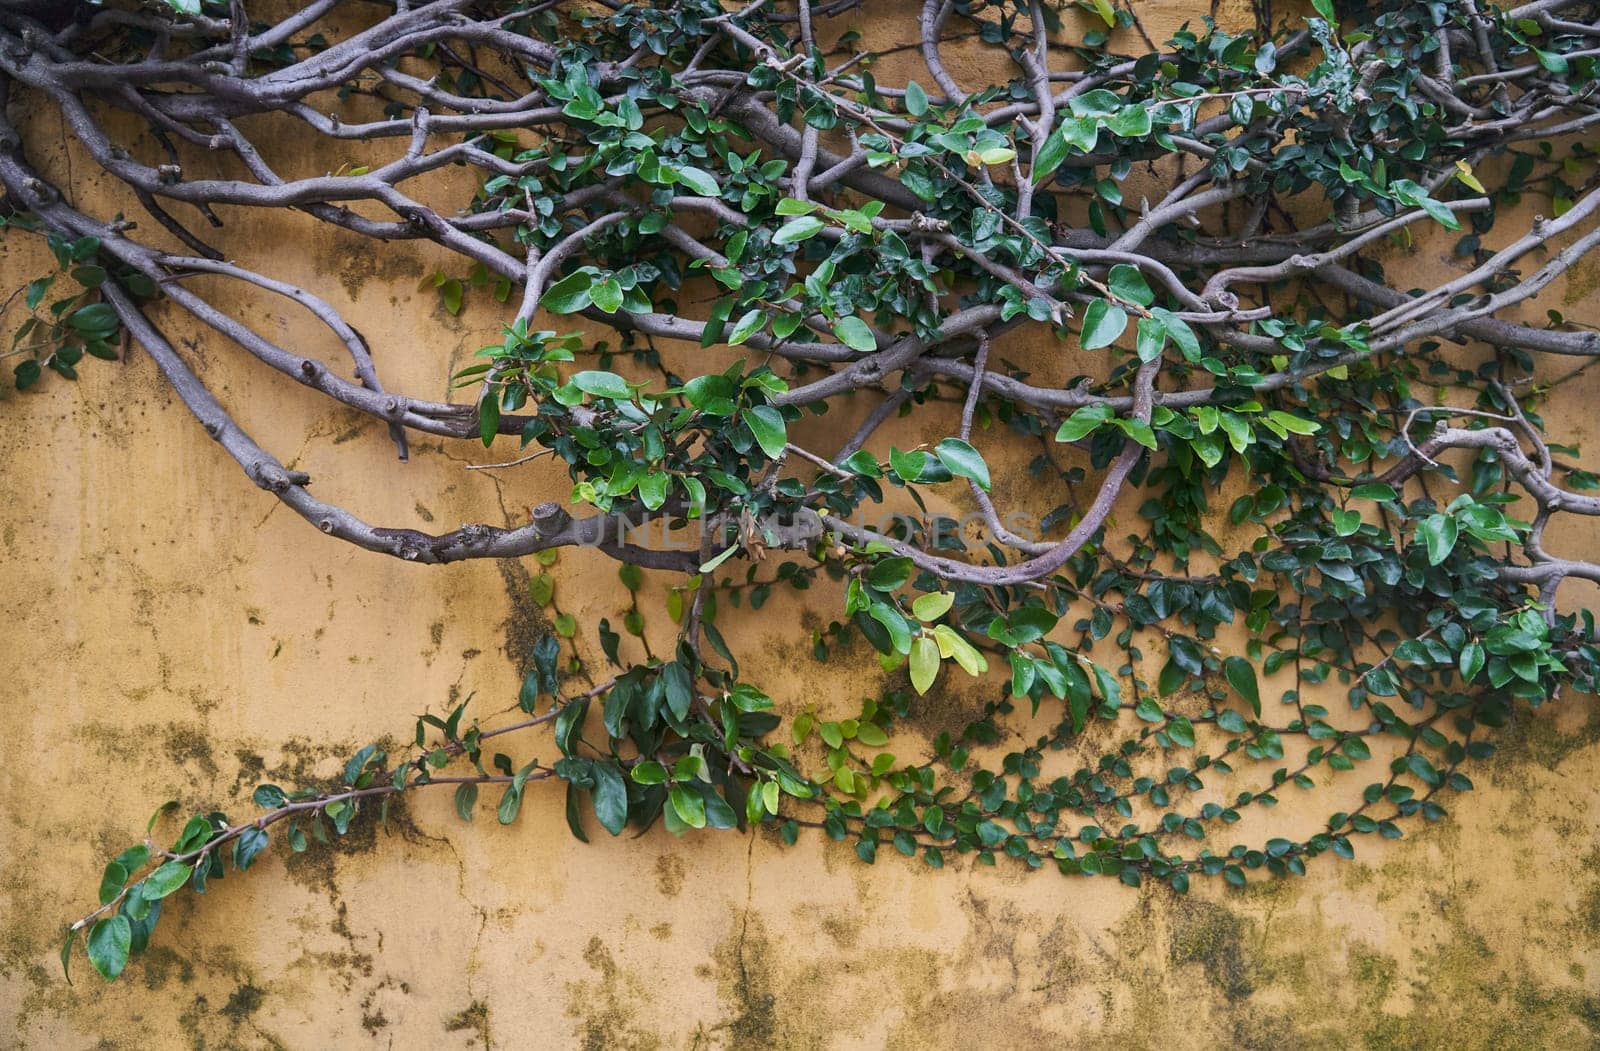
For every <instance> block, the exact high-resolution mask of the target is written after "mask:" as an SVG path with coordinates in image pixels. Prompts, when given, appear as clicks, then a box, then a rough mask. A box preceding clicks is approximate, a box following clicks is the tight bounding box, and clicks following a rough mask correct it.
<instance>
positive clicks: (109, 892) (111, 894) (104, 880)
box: [100, 861, 128, 905]
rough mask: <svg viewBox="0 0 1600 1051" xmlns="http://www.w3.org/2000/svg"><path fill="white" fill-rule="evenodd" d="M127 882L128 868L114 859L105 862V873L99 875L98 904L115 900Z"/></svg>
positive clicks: (105, 903) (106, 903)
mask: <svg viewBox="0 0 1600 1051" xmlns="http://www.w3.org/2000/svg"><path fill="white" fill-rule="evenodd" d="M127 883H128V870H127V869H126V868H125V867H123V866H122V865H120V864H118V863H117V862H115V861H110V862H107V863H106V870H105V873H104V874H103V875H101V877H100V904H102V905H108V904H110V903H111V902H112V901H115V900H116V897H117V895H118V894H121V893H122V888H123V887H125V886H127Z"/></svg>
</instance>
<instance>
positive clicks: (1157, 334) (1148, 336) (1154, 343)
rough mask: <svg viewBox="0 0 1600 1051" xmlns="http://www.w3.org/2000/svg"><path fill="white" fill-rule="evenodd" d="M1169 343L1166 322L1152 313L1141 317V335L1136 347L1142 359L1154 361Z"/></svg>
mask: <svg viewBox="0 0 1600 1051" xmlns="http://www.w3.org/2000/svg"><path fill="white" fill-rule="evenodd" d="M1166 345H1167V325H1166V322H1164V321H1162V320H1161V319H1160V318H1158V317H1156V316H1155V315H1154V314H1151V315H1150V316H1149V317H1142V318H1140V319H1139V336H1138V342H1137V343H1136V344H1135V348H1136V350H1137V353H1138V355H1139V360H1140V361H1154V360H1155V359H1156V358H1158V357H1160V356H1161V350H1162V348H1163V347H1165V346H1166Z"/></svg>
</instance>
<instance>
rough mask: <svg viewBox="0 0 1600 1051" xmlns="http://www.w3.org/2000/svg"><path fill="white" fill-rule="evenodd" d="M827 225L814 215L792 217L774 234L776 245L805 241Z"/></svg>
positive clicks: (773, 240) (773, 241)
mask: <svg viewBox="0 0 1600 1051" xmlns="http://www.w3.org/2000/svg"><path fill="white" fill-rule="evenodd" d="M824 225H826V224H824V223H823V221H822V220H821V219H818V218H817V217H816V216H814V215H802V216H800V217H799V218H798V219H790V220H789V221H788V222H786V223H784V224H783V225H782V226H780V227H779V228H778V232H777V233H775V234H773V235H772V243H773V244H775V245H792V244H798V243H799V242H801V241H804V240H805V239H806V238H808V237H814V236H816V234H817V232H818V231H819V230H821V229H822V228H823V226H824Z"/></svg>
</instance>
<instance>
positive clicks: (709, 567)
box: [700, 544, 739, 573]
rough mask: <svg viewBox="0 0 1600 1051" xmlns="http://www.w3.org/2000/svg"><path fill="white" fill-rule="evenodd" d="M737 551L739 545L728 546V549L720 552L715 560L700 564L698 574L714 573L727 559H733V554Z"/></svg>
mask: <svg viewBox="0 0 1600 1051" xmlns="http://www.w3.org/2000/svg"><path fill="white" fill-rule="evenodd" d="M737 550H739V545H738V544H731V545H729V546H728V548H727V549H726V550H724V551H723V552H722V554H720V555H717V556H716V557H715V558H713V559H712V560H711V561H709V562H703V563H701V565H700V572H702V573H710V572H712V571H714V570H715V569H716V568H717V567H718V566H720V565H722V563H724V562H726V561H727V560H728V559H730V558H732V557H733V553H734V552H735V551H737Z"/></svg>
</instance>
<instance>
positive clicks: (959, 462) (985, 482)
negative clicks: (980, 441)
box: [933, 438, 989, 492]
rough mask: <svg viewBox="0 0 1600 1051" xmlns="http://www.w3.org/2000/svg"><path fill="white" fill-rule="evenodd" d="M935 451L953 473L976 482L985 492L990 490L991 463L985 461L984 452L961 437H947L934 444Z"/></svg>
mask: <svg viewBox="0 0 1600 1051" xmlns="http://www.w3.org/2000/svg"><path fill="white" fill-rule="evenodd" d="M933 452H934V455H935V456H937V457H939V460H940V462H942V463H943V464H944V465H945V466H946V467H948V468H950V473H951V474H953V475H955V476H957V477H958V478H966V479H969V480H971V481H973V482H976V483H977V484H978V488H980V489H982V490H983V491H984V492H988V491H989V465H988V464H986V463H984V462H983V456H982V454H980V453H979V452H978V450H976V449H974V448H973V447H972V446H971V445H968V444H967V443H966V442H964V441H962V440H961V439H960V438H946V439H945V440H944V441H942V442H940V443H939V444H938V445H936V446H934V449H933Z"/></svg>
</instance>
